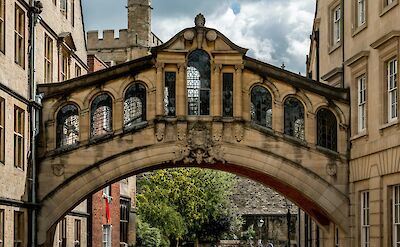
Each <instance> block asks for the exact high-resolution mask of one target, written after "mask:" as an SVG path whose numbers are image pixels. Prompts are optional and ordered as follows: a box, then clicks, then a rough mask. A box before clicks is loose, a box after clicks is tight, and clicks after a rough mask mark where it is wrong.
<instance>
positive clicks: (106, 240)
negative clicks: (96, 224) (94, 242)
mask: <svg viewBox="0 0 400 247" xmlns="http://www.w3.org/2000/svg"><path fill="white" fill-rule="evenodd" d="M102 228H103V229H102V230H103V231H102V247H111V246H112V225H110V224H104V225H102Z"/></svg>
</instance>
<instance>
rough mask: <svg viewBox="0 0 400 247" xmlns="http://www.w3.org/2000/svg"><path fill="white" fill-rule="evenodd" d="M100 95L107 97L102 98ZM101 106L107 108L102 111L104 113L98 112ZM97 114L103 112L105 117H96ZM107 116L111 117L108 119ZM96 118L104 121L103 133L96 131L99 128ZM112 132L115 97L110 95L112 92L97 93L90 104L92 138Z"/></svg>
mask: <svg viewBox="0 0 400 247" xmlns="http://www.w3.org/2000/svg"><path fill="white" fill-rule="evenodd" d="M100 97H105V98H104V99H100ZM96 101H98V102H96ZM100 107H105V110H104V111H102V113H101V112H100V113H96V112H97V110H98V109H99V108H100ZM106 108H108V109H106ZM95 114H102V115H103V118H102V119H95V117H96V116H95ZM107 117H109V119H107ZM94 120H98V121H101V122H103V125H102V131H101V133H96V132H97V129H98V128H97V127H96V128H95V126H94V125H95V121H94ZM99 126H100V124H99ZM105 127H107V128H108V129H106V128H105ZM112 132H113V98H112V97H111V96H110V94H108V93H106V92H103V93H100V94H98V95H96V96H95V97H94V98H93V101H92V102H91V104H90V138H100V137H102V136H106V135H108V134H110V133H112Z"/></svg>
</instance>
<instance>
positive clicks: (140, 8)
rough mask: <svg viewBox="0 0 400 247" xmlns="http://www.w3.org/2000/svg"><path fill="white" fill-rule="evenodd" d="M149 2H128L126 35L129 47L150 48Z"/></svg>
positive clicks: (140, 0)
mask: <svg viewBox="0 0 400 247" xmlns="http://www.w3.org/2000/svg"><path fill="white" fill-rule="evenodd" d="M151 9H152V8H151V0H128V33H129V39H130V41H131V46H144V47H149V46H150V38H151Z"/></svg>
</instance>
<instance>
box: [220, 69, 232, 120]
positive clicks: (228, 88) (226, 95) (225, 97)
mask: <svg viewBox="0 0 400 247" xmlns="http://www.w3.org/2000/svg"><path fill="white" fill-rule="evenodd" d="M234 81H235V79H234V74H233V73H232V72H223V73H222V116H223V117H233V108H234V103H233V90H234V83H235V82H234ZM225 109H229V110H227V111H225Z"/></svg>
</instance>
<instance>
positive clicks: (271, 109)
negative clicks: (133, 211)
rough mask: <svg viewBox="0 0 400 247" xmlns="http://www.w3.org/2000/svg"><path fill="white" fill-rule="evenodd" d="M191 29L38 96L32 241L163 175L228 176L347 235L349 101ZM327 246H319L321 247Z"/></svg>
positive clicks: (48, 238)
mask: <svg viewBox="0 0 400 247" xmlns="http://www.w3.org/2000/svg"><path fill="white" fill-rule="evenodd" d="M246 52H247V50H246V49H244V48H241V47H239V46H237V45H235V44H233V43H232V42H231V41H230V40H229V39H227V38H226V37H225V36H224V35H223V34H221V33H220V32H218V31H217V30H214V29H210V28H206V27H204V25H203V23H202V22H201V21H200V22H199V21H198V22H197V23H196V26H195V27H193V28H187V29H185V30H183V31H181V32H180V33H178V34H177V35H176V36H174V37H173V38H172V39H171V40H169V41H168V42H166V43H165V44H163V45H161V46H158V47H155V48H153V49H151V51H150V55H148V56H146V57H143V58H140V59H137V60H134V61H130V62H126V63H124V64H120V65H118V66H114V67H111V68H108V69H105V70H102V71H99V72H95V73H92V74H89V75H85V76H82V77H79V78H75V79H72V80H69V81H65V82H62V83H54V84H45V85H39V87H38V91H39V93H40V94H43V101H42V106H43V108H42V113H41V114H42V115H41V134H40V143H39V144H40V145H39V146H40V147H39V150H38V152H39V157H40V162H39V175H38V182H39V187H38V199H39V201H40V204H41V208H40V213H39V216H38V238H39V244H40V245H42V246H52V241H53V238H54V237H53V235H54V231H55V227H56V224H57V221H58V220H60V219H61V218H62V217H63V216H64V215H65V214H66V213H67V212H68V211H69V210H71V209H72V208H73V207H74V206H76V205H77V204H78V203H80V202H81V201H83V200H84V199H85V198H86V197H87V196H88V195H90V194H91V193H93V192H95V191H97V190H99V189H101V188H102V187H104V186H106V185H108V184H110V183H113V182H115V181H118V180H120V179H122V178H125V177H128V176H131V175H135V174H138V173H141V172H144V171H148V170H154V169H161V168H166V167H181V166H196V167H203V168H210V169H217V170H222V171H227V172H231V173H234V174H238V175H241V176H246V177H249V178H251V179H253V180H256V181H258V182H260V183H263V184H265V185H267V186H269V187H271V188H273V189H275V190H276V191H278V192H280V193H282V194H283V195H284V196H286V197H288V198H289V199H290V200H291V201H293V202H294V203H296V204H297V205H298V206H299V207H301V208H302V209H303V210H304V211H306V212H307V213H308V214H309V215H311V216H312V217H313V219H314V220H316V221H317V222H318V223H319V224H320V226H322V229H324V230H325V232H326V234H325V235H324V237H325V238H326V241H327V242H326V243H327V244H326V245H324V246H333V241H331V240H332V238H333V230H332V229H333V228H332V227H334V226H338V227H339V229H340V230H341V232H343V234H341V236H343V237H344V238H345V237H346V235H347V234H348V231H349V226H348V217H349V212H348V211H349V200H348V197H347V191H348V188H347V186H348V166H347V153H348V152H347V148H348V147H347V142H346V136H347V131H348V123H349V105H348V104H349V102H348V101H349V94H348V92H347V91H346V90H344V89H339V88H333V87H329V86H327V85H325V84H321V83H318V82H315V81H312V80H310V79H307V78H305V77H302V76H300V75H297V74H294V73H291V72H288V71H285V70H283V69H280V68H276V67H274V66H271V65H269V64H266V63H263V62H261V61H257V60H255V59H253V58H250V57H247V56H246ZM328 243H329V244H328Z"/></svg>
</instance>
